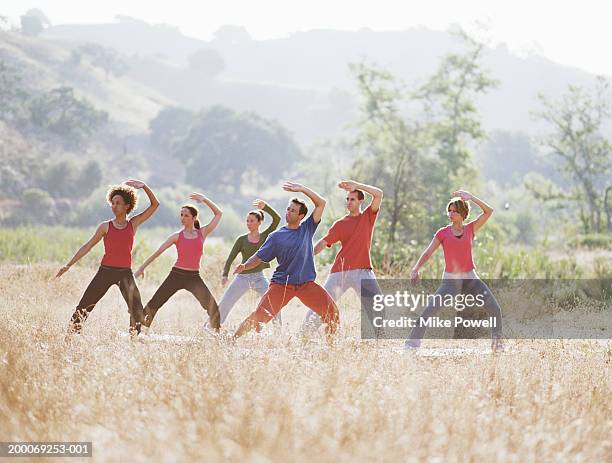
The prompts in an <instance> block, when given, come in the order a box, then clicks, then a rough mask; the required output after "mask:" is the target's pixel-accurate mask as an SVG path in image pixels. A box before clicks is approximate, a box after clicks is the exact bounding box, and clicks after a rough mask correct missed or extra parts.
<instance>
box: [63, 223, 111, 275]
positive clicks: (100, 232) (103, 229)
mask: <svg viewBox="0 0 612 463" xmlns="http://www.w3.org/2000/svg"><path fill="white" fill-rule="evenodd" d="M107 232H108V223H107V222H104V223H101V224H100V225H98V228H97V229H96V231H95V233H94V234H93V236H92V237H91V238H89V240H88V241H87V242H86V243H85V244H84V245H83V246H81V247H80V248H79V250H78V251H77V252H76V254H75V255H74V256H72V259H70V260H69V261H68V263H67V264H66V265H64V266H63V267H62V268H60V269H59V270H58V272H57V274H56V275H55V278H59V277H61V276H62V275H63V274H64V273H66V272H67V271H68V270H69V269H70V267H72V266H73V265H74V264H76V263H77V262H78V261H79V259H81V257H83V256H84V255H85V254H87V253H88V252H89V251H91V248H93V247H94V246H95V245H96V244H98V243H99V242H100V240H101V239H102V238H104V235H106V233H107Z"/></svg>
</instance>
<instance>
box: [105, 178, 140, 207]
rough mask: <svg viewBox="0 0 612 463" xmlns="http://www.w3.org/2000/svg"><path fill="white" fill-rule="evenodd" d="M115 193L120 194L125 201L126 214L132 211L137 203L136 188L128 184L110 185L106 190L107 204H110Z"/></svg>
mask: <svg viewBox="0 0 612 463" xmlns="http://www.w3.org/2000/svg"><path fill="white" fill-rule="evenodd" d="M117 195H119V196H121V197H122V198H123V201H125V204H127V206H128V209H127V212H128V214H129V213H130V212H132V211H133V210H134V208H135V207H136V205H137V204H138V195H137V194H136V189H135V188H132V187H131V186H129V185H112V186H111V187H110V188H109V189H108V191H107V192H106V200H107V201H108V204H112V203H113V198H114V197H115V196H117Z"/></svg>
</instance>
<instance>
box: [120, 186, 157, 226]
mask: <svg viewBox="0 0 612 463" xmlns="http://www.w3.org/2000/svg"><path fill="white" fill-rule="evenodd" d="M125 183H126V184H127V185H129V186H131V187H134V188H142V189H143V190H144V192H145V193H146V194H147V196H148V198H149V202H150V204H149V207H147V208H146V209H145V210H144V211H142V212H141V213H140V214H137V215H135V216H134V217H132V218H131V220H130V222H131V223H132V229H133V230H134V233H136V229H137V228H138V227H139V226H140V224H142V223H143V222H146V221H147V220H148V219H149V217H151V216H152V215H153V213H154V212H155V211H156V210H157V208H158V207H159V201H158V200H157V197H156V196H155V193H153V190H151V188H149V187H148V186H147V184H146V183H144V182H141V181H139V180H128V181H127V182H125Z"/></svg>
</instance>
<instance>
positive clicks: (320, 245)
mask: <svg viewBox="0 0 612 463" xmlns="http://www.w3.org/2000/svg"><path fill="white" fill-rule="evenodd" d="M326 247H327V241H325V240H324V239H323V238H321V239H320V240H319V241H318V242H317V244H315V247H314V255H315V256H316V255H317V254H319V253H320V252H321V251H323V249H325V248H326Z"/></svg>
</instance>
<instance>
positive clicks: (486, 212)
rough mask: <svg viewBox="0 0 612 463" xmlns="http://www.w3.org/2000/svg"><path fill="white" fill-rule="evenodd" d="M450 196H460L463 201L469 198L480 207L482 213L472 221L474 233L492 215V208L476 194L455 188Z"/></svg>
mask: <svg viewBox="0 0 612 463" xmlns="http://www.w3.org/2000/svg"><path fill="white" fill-rule="evenodd" d="M452 196H453V197H460V198H461V199H463V200H464V201H470V200H471V201H473V202H474V203H476V205H477V206H478V207H479V208H480V209H482V213H481V214H480V215H479V216H478V217H476V219H475V220H474V221H473V223H474V233H476V232H477V231H478V230H479V229H480V227H482V226H483V225H484V224H485V223H486V222H487V220H489V219H490V218H491V216H492V215H493V208H492V207H491V206H489V205H488V204H487V203H485V202H484V201H483V200H482V199H479V198H477V197H476V196H474V195H473V194H472V193H469V192H467V191H465V190H457V191H455V192H453V194H452Z"/></svg>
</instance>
